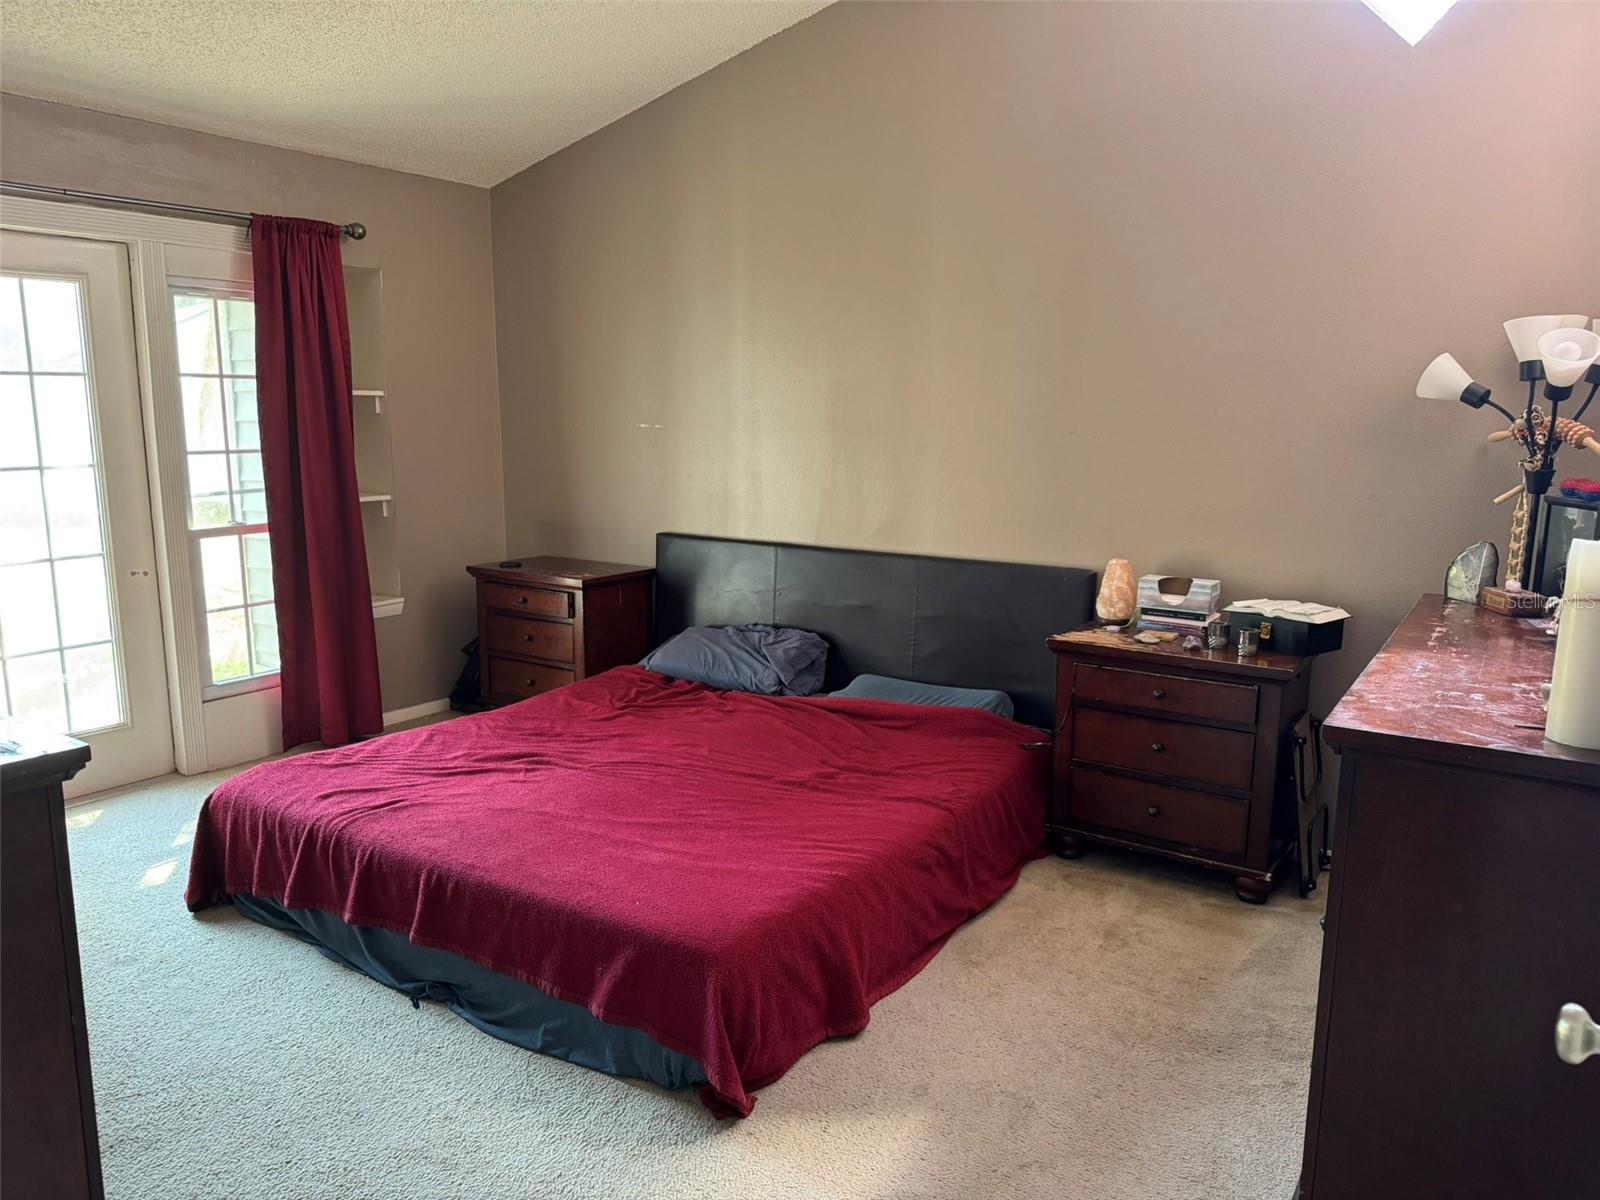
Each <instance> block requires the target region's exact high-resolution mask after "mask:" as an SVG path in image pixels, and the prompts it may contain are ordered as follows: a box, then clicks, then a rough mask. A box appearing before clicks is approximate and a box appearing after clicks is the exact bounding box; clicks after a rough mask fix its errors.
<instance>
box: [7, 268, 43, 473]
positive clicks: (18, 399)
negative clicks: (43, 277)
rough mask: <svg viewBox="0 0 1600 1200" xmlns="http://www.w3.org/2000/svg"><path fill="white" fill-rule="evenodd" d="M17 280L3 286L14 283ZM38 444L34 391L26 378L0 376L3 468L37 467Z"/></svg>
mask: <svg viewBox="0 0 1600 1200" xmlns="http://www.w3.org/2000/svg"><path fill="white" fill-rule="evenodd" d="M15 282H16V280H14V279H6V280H0V283H15ZM38 465H39V444H38V442H36V441H35V440H34V433H33V389H32V388H30V387H29V386H28V377H27V376H26V375H0V467H36V466H38Z"/></svg>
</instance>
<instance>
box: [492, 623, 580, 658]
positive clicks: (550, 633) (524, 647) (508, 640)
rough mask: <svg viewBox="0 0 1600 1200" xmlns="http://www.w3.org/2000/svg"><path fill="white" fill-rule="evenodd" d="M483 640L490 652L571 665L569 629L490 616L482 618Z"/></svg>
mask: <svg viewBox="0 0 1600 1200" xmlns="http://www.w3.org/2000/svg"><path fill="white" fill-rule="evenodd" d="M483 640H484V642H485V643H486V644H487V645H488V647H489V649H490V650H491V651H499V652H502V653H505V654H526V655H530V656H532V657H533V658H547V659H549V660H550V661H551V662H558V663H570V662H571V661H572V626H571V625H569V624H566V623H565V622H561V621H539V620H535V619H534V618H532V617H513V616H510V615H508V614H506V613H497V612H491V613H487V614H485V616H484V618H483Z"/></svg>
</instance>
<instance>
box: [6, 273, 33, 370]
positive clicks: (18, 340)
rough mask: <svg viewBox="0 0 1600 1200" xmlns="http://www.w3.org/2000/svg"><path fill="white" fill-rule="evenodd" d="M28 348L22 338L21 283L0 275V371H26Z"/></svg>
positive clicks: (13, 276)
mask: <svg viewBox="0 0 1600 1200" xmlns="http://www.w3.org/2000/svg"><path fill="white" fill-rule="evenodd" d="M27 369H28V346H27V343H26V342H25V341H24V340H23V336H22V281H21V280H20V279H18V278H17V277H16V276H15V275H0V371H26V370H27Z"/></svg>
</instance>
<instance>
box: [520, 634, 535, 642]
mask: <svg viewBox="0 0 1600 1200" xmlns="http://www.w3.org/2000/svg"><path fill="white" fill-rule="evenodd" d="M522 640H523V641H525V642H531V641H533V634H531V633H525V634H523V635H522Z"/></svg>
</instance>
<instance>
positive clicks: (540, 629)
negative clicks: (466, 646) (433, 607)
mask: <svg viewBox="0 0 1600 1200" xmlns="http://www.w3.org/2000/svg"><path fill="white" fill-rule="evenodd" d="M467 571H468V573H469V574H471V575H472V577H473V578H474V579H476V580H477V581H478V667H479V671H480V673H481V676H482V684H481V689H482V690H481V695H482V697H483V701H484V703H485V704H509V703H511V702H512V701H514V700H526V699H527V698H528V697H529V696H537V695H538V694H539V693H540V692H548V691H549V690H550V689H551V688H558V687H560V686H561V685H562V684H567V683H571V682H572V681H573V680H575V679H583V678H585V677H586V676H589V675H598V674H599V673H600V672H601V671H609V670H610V669H611V668H612V667H620V666H622V665H623V664H625V663H635V662H638V661H639V660H640V659H641V658H643V657H644V655H645V651H646V650H647V649H649V645H648V643H649V639H650V579H651V576H652V575H654V574H655V572H654V570H652V569H651V568H650V567H634V566H628V565H626V564H624V563H607V562H590V561H588V560H587V559H582V558H550V557H545V556H541V557H529V558H510V559H505V560H503V561H501V562H491V563H478V564H477V565H476V566H471V567H468V568H467Z"/></svg>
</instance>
